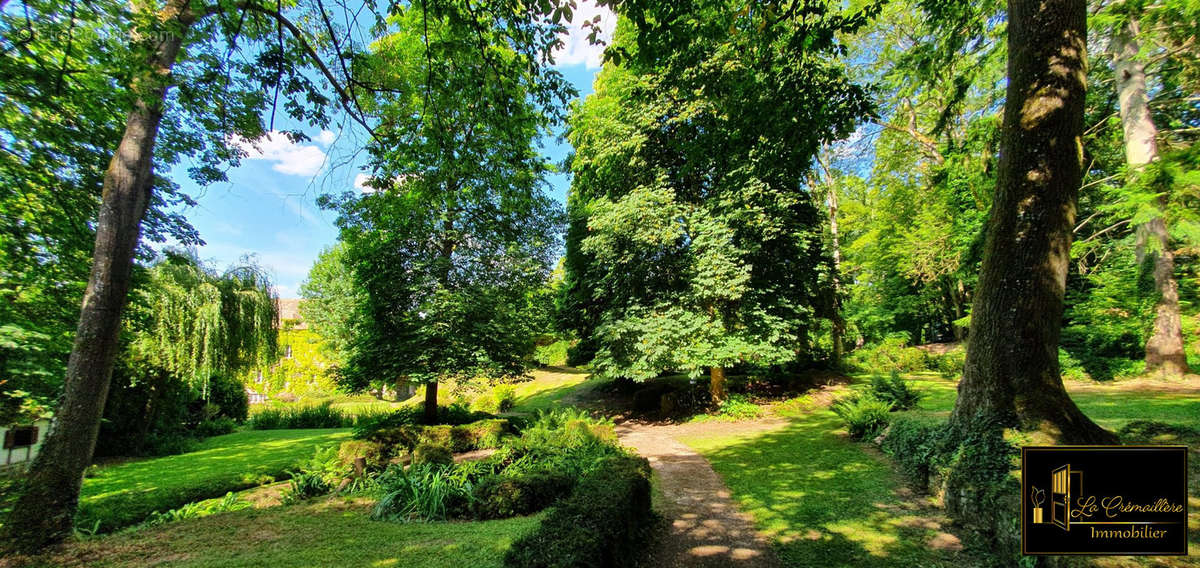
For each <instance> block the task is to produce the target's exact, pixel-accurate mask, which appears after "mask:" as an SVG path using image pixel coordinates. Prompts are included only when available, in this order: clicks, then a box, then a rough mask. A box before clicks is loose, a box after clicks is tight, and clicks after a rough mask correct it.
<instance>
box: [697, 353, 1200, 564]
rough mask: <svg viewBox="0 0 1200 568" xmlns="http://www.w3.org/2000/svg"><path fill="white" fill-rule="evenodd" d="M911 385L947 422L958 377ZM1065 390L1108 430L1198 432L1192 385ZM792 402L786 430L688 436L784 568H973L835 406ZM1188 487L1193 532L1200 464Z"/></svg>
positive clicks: (924, 408)
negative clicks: (1147, 427) (1145, 424)
mask: <svg viewBox="0 0 1200 568" xmlns="http://www.w3.org/2000/svg"><path fill="white" fill-rule="evenodd" d="M909 380H910V381H912V382H913V383H914V384H915V386H917V387H918V388H920V389H921V390H922V392H923V393H924V395H925V397H924V398H923V399H922V401H921V403H920V405H919V407H918V409H917V410H915V411H913V412H912V414H916V415H919V416H924V417H927V418H928V419H930V420H945V419H946V417H948V416H949V413H950V411H951V410H952V409H953V407H954V401H955V398H956V396H957V391H956V386H957V381H956V380H952V379H945V378H942V377H940V376H938V375H936V374H921V375H914V376H910V377H909ZM855 382H856V384H855V385H853V387H852V388H853V389H855V390H858V389H862V388H865V383H866V382H868V379H866V378H863V377H859V378H856V381H855ZM1067 388H1068V390H1069V391H1071V394H1072V398H1073V399H1074V400H1075V401H1076V403H1077V404H1079V406H1080V407H1081V408H1082V409H1083V411H1084V412H1085V413H1087V414H1088V416H1090V417H1092V419H1094V420H1096V421H1097V422H1098V423H1099V424H1101V425H1102V426H1104V427H1106V428H1110V429H1114V430H1116V429H1119V428H1121V427H1122V426H1124V425H1126V424H1128V423H1130V422H1132V421H1135V420H1155V421H1160V422H1167V423H1172V424H1178V425H1183V426H1189V427H1192V428H1200V394H1198V393H1196V392H1189V390H1188V389H1174V388H1172V387H1171V386H1169V385H1166V386H1156V385H1154V384H1153V383H1151V384H1147V383H1144V382H1143V383H1125V384H1122V383H1119V382H1118V383H1113V384H1082V383H1080V384H1076V383H1068V385H1067ZM1192 390H1193V391H1194V389H1192ZM794 406H795V407H796V408H795V409H791V408H790V407H789V409H788V411H787V412H786V415H787V416H788V417H790V418H792V419H793V420H792V422H791V423H790V424H789V425H788V426H786V427H784V428H782V429H779V430H774V431H769V432H766V433H746V434H736V435H722V434H720V433H719V431H717V432H716V433H711V434H705V435H702V436H701V435H698V436H691V437H684V438H682V439H681V441H683V442H684V443H686V444H688V445H689V446H691V447H693V448H695V449H696V450H697V451H698V452H700V453H701V454H703V455H704V456H705V457H706V458H708V460H709V461H710V462H711V463H712V465H713V468H714V469H716V470H717V472H718V473H720V474H721V476H722V477H723V478H724V479H725V482H726V484H727V485H728V486H729V488H730V489H731V491H732V492H733V495H734V497H735V498H736V499H737V500H738V501H739V502H740V504H741V506H742V508H743V510H744V511H746V512H748V513H750V514H751V515H752V516H753V517H754V519H755V522H756V524H757V525H758V527H759V529H761V530H764V531H766V532H767V533H769V534H770V535H771V536H772V537H773V538H774V540H775V543H776V551H777V552H778V554H779V556H780V559H781V560H782V561H783V564H784V565H786V566H880V567H891V566H896V567H900V566H929V567H940V566H952V565H963V566H969V565H973V563H972V562H971V561H970V558H969V557H966V556H964V554H963V553H961V552H955V551H954V550H952V548H954V547H953V546H947V543H949V542H951V540H950V539H948V538H947V536H948V535H943V534H941V531H942V530H945V529H944V521H945V520H944V519H943V518H940V516H939V515H937V514H936V513H931V512H930V510H931V509H929V508H926V507H923V506H919V505H921V502H920V499H919V498H915V497H912V496H911V495H909V494H908V493H907V491H906V490H905V489H904V487H905V483H904V480H903V479H902V478H901V477H900V476H899V475H898V474H897V473H896V471H895V470H894V468H893V467H892V465H891V464H890V463H889V461H888V460H886V459H885V458H883V457H882V456H881V455H880V454H879V453H878V452H877V451H875V450H874V449H872V448H873V446H870V445H868V444H860V443H856V442H852V441H850V440H849V439H848V438H847V437H846V436H845V430H844V425H843V423H842V422H841V420H840V419H839V418H838V417H837V416H836V415H834V414H833V413H832V412H830V411H829V410H828V409H826V408H823V407H820V406H816V405H813V404H796V405H794ZM1168 442H1172V441H1168ZM1156 443H1165V442H1162V441H1159V442H1156ZM1172 443H1181V442H1180V441H1173V442H1172ZM1183 443H1188V442H1183ZM1189 445H1193V444H1189ZM1193 447H1195V446H1194V445H1193ZM1192 461H1196V462H1200V460H1192ZM1189 489H1190V493H1191V497H1189V501H1190V503H1191V506H1192V510H1193V513H1192V515H1191V516H1190V519H1189V525H1190V528H1192V529H1193V532H1192V534H1193V535H1195V534H1196V533H1195V530H1196V529H1198V528H1200V511H1197V510H1196V509H1197V506H1200V499H1197V497H1196V496H1197V494H1198V493H1197V491H1198V489H1200V463H1197V464H1193V467H1192V468H1191V476H1190V480H1189ZM1196 538H1197V537H1195V536H1193V537H1192V540H1191V544H1192V549H1193V551H1194V550H1196V549H1197V546H1200V543H1197V541H1196ZM1159 560H1161V559H1159ZM1189 560H1190V559H1171V562H1170V563H1169V565H1171V566H1175V565H1191V564H1190V563H1189ZM1121 562H1126V563H1127V564H1128V565H1138V564H1139V563H1140V562H1139V561H1136V560H1131V559H1128V558H1123V559H1121ZM1120 565H1126V564H1120Z"/></svg>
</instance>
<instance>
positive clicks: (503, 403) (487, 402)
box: [471, 385, 517, 414]
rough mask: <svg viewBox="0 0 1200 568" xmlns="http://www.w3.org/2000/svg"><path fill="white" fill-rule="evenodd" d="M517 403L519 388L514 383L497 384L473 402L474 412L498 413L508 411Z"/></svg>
mask: <svg viewBox="0 0 1200 568" xmlns="http://www.w3.org/2000/svg"><path fill="white" fill-rule="evenodd" d="M516 405H517V389H516V387H514V386H512V385H496V386H495V387H494V388H492V390H491V391H488V392H487V393H485V394H483V395H481V396H480V397H479V398H476V399H475V402H473V403H472V404H471V410H472V411H473V412H486V413H490V414H497V413H501V412H508V411H509V410H512V408H513V407H514V406H516Z"/></svg>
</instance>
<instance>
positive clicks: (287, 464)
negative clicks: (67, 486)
mask: <svg viewBox="0 0 1200 568" xmlns="http://www.w3.org/2000/svg"><path fill="white" fill-rule="evenodd" d="M349 432H350V431H349V430H348V429H336V430H254V431H247V432H235V433H233V434H226V435H224V436H215V437H212V438H209V439H207V440H204V442H202V443H201V446H200V449H198V450H197V451H194V452H189V453H186V454H179V455H175V456H166V457H161V458H154V459H148V460H142V461H136V462H130V463H125V464H121V465H115V466H110V467H104V468H101V469H100V470H99V472H98V473H96V474H95V475H94V476H93V477H89V478H87V479H84V480H83V490H82V492H81V494H80V500H79V515H78V522H77V526H79V527H80V528H82V529H85V530H92V529H93V528H95V527H96V526H97V525H96V522H97V521H99V523H100V524H99V530H100V531H102V532H108V531H112V530H115V529H119V528H122V527H125V526H128V525H132V524H136V523H139V522H141V521H142V520H144V519H145V518H146V517H147V516H149V515H150V513H153V512H154V511H167V510H170V509H174V508H176V507H179V506H181V505H185V504H187V503H191V502H193V501H199V500H202V499H207V498H210V497H216V496H220V495H224V494H225V493H226V492H228V491H237V490H240V489H245V488H248V487H254V486H257V485H261V484H262V483H265V482H267V481H270V480H272V479H278V478H281V477H285V476H286V475H287V473H286V472H287V470H289V469H293V468H294V467H295V465H296V464H297V463H300V462H302V461H304V460H306V459H308V458H310V457H312V455H313V452H314V451H315V449H316V448H317V447H319V446H325V445H332V444H337V443H339V442H341V441H343V440H346V439H348V438H349V436H350V433H349Z"/></svg>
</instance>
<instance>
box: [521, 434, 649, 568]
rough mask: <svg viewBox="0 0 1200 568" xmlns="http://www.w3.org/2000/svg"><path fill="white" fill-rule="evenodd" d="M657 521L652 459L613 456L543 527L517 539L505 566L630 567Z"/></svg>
mask: <svg viewBox="0 0 1200 568" xmlns="http://www.w3.org/2000/svg"><path fill="white" fill-rule="evenodd" d="M655 522H656V519H655V516H654V513H653V511H652V510H651V508H650V464H649V462H647V461H646V460H645V459H643V458H638V457H630V456H621V457H613V458H608V459H605V460H603V461H602V462H601V463H600V464H598V466H597V467H596V469H595V470H594V471H592V472H591V473H589V474H588V475H586V476H584V477H583V478H581V479H580V480H579V484H578V485H577V486H576V487H575V490H574V491H572V492H571V494H570V496H568V497H567V498H565V499H563V500H561V501H560V502H559V503H558V504H557V505H555V506H554V507H553V508H551V509H550V512H549V513H548V514H547V515H546V517H545V519H543V520H542V522H541V524H540V525H539V526H538V528H537V530H535V531H534V532H532V533H530V534H527V535H525V536H524V537H521V538H520V539H518V540H517V541H516V542H514V543H513V545H512V547H511V548H509V550H508V552H507V553H506V554H505V556H504V565H505V566H507V567H510V568H534V567H537V568H543V567H550V566H556V567H575V566H604V567H608V566H630V565H633V564H634V563H635V562H636V560H637V558H638V556H639V555H640V552H641V551H642V549H643V544H644V542H645V540H646V537H647V536H648V534H649V532H650V529H651V527H653V526H654V524H655Z"/></svg>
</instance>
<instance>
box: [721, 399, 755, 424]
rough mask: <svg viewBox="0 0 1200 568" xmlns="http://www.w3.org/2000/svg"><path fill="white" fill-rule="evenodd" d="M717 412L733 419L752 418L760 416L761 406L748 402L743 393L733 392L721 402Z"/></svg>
mask: <svg viewBox="0 0 1200 568" xmlns="http://www.w3.org/2000/svg"><path fill="white" fill-rule="evenodd" d="M717 413H718V414H720V415H721V416H724V417H726V418H730V419H733V420H753V419H755V418H758V417H759V416H762V413H763V411H762V408H761V407H759V406H758V405H757V404H754V403H753V402H750V400H749V399H747V398H746V396H745V395H740V394H734V395H730V396H729V398H727V399H725V400H724V401H722V402H721V405H720V406H718V407H717Z"/></svg>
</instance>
